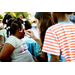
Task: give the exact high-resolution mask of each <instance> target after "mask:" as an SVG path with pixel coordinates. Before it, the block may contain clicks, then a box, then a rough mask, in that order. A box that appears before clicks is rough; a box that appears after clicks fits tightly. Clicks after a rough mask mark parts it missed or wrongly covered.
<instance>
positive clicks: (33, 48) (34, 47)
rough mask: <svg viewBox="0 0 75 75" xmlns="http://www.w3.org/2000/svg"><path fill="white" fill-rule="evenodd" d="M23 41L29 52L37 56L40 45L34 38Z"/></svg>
mask: <svg viewBox="0 0 75 75" xmlns="http://www.w3.org/2000/svg"><path fill="white" fill-rule="evenodd" d="M25 43H26V44H27V46H28V50H29V51H30V53H31V54H32V55H33V56H35V57H37V56H38V55H39V51H40V45H39V44H38V43H37V42H36V41H34V40H25Z"/></svg>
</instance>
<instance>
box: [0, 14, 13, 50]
mask: <svg viewBox="0 0 75 75" xmlns="http://www.w3.org/2000/svg"><path fill="white" fill-rule="evenodd" d="M10 18H12V16H11V15H8V14H6V15H5V17H4V19H3V29H1V30H0V50H1V49H2V47H3V45H4V43H5V41H6V38H7V37H6V36H7V29H6V27H7V23H8V20H9V19H10Z"/></svg>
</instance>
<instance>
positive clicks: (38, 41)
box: [33, 37, 42, 46]
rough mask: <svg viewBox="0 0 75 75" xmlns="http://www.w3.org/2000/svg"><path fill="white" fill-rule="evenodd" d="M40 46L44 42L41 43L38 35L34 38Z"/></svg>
mask: <svg viewBox="0 0 75 75" xmlns="http://www.w3.org/2000/svg"><path fill="white" fill-rule="evenodd" d="M33 39H34V40H35V41H36V42H37V43H38V44H39V45H40V46H42V43H41V40H40V39H38V38H37V37H34V38H33Z"/></svg>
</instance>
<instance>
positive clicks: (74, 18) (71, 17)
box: [69, 14, 75, 22]
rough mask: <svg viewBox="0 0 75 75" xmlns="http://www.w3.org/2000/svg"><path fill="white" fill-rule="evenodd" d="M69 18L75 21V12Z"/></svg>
mask: <svg viewBox="0 0 75 75" xmlns="http://www.w3.org/2000/svg"><path fill="white" fill-rule="evenodd" d="M69 19H70V21H71V22H75V16H74V15H73V14H72V15H70V17H69Z"/></svg>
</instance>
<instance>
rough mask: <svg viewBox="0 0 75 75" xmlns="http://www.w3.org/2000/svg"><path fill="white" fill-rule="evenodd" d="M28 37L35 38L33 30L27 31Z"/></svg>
mask: <svg viewBox="0 0 75 75" xmlns="http://www.w3.org/2000/svg"><path fill="white" fill-rule="evenodd" d="M25 32H26V34H27V35H29V36H31V37H32V38H33V39H34V38H35V35H34V33H33V31H32V30H31V29H28V30H26V31H25Z"/></svg>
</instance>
